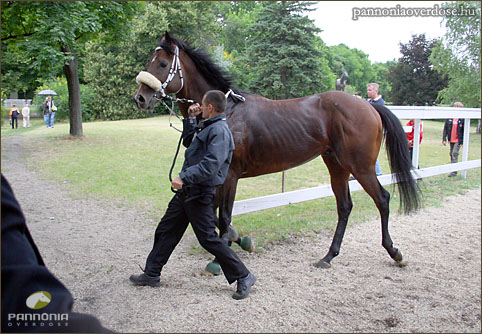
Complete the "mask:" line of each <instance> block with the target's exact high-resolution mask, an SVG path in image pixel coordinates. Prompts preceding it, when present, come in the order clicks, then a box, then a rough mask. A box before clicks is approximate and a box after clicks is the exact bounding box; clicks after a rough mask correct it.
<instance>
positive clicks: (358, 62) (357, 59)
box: [330, 44, 375, 94]
mask: <svg viewBox="0 0 482 334" xmlns="http://www.w3.org/2000/svg"><path fill="white" fill-rule="evenodd" d="M330 51H331V54H332V56H331V58H330V67H331V69H332V71H333V72H334V73H335V74H336V76H337V77H339V76H340V75H341V74H342V73H343V71H345V70H346V71H347V72H348V75H349V77H348V80H347V84H349V85H351V86H352V87H354V89H355V91H356V92H357V93H358V94H365V93H366V87H367V84H368V83H369V82H371V80H373V78H374V77H375V72H374V71H373V69H372V67H371V63H370V60H369V59H368V55H367V54H366V53H364V52H363V51H360V50H358V49H350V48H349V47H348V46H346V45H345V44H338V45H335V46H331V47H330Z"/></svg>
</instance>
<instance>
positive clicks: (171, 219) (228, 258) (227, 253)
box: [145, 188, 249, 284]
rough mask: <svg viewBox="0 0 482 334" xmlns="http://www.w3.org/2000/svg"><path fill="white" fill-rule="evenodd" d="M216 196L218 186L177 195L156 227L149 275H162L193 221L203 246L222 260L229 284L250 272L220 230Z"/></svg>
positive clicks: (149, 262)
mask: <svg viewBox="0 0 482 334" xmlns="http://www.w3.org/2000/svg"><path fill="white" fill-rule="evenodd" d="M214 198H215V189H214V188H213V191H210V192H207V193H206V192H204V193H201V194H197V195H195V196H191V197H187V196H186V194H185V192H183V193H178V194H176V195H174V197H173V198H172V200H171V202H169V206H168V208H167V211H166V213H165V215H164V217H162V219H161V222H160V223H159V225H158V226H157V228H156V232H155V236H154V246H153V247H152V251H151V252H150V254H149V256H148V257H147V261H146V268H145V273H146V274H147V275H150V276H159V275H160V273H161V270H162V267H163V266H164V265H165V264H166V263H167V260H168V259H169V256H171V254H172V252H173V251H174V248H175V247H176V246H177V244H178V243H179V241H181V238H182V236H183V234H184V232H185V231H186V228H187V226H188V224H189V222H191V225H192V228H193V230H194V233H195V234H196V237H197V239H198V240H199V243H200V244H201V246H202V247H203V248H204V249H206V250H207V251H208V252H209V253H211V254H213V255H214V256H215V257H216V258H217V260H218V261H219V264H220V265H221V268H222V270H223V273H224V276H226V279H227V281H228V282H229V284H231V283H233V282H235V281H236V280H238V279H239V278H242V277H245V276H246V275H247V274H248V273H249V271H248V269H247V268H246V266H245V265H244V264H243V262H241V260H240V259H239V257H238V256H237V255H236V253H235V252H234V251H232V250H231V248H229V247H228V243H227V241H226V240H223V239H221V238H220V237H219V236H218V234H217V233H216V224H215V218H216V217H215V216H214V208H213V205H214Z"/></svg>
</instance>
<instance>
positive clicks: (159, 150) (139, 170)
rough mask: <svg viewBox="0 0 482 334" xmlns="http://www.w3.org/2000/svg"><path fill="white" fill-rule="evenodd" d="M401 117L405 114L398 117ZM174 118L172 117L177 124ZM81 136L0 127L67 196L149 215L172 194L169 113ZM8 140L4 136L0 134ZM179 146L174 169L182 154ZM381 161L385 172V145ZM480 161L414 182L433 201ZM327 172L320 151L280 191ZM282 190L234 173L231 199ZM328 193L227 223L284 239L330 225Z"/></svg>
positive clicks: (470, 181)
mask: <svg viewBox="0 0 482 334" xmlns="http://www.w3.org/2000/svg"><path fill="white" fill-rule="evenodd" d="M402 123H403V124H405V123H406V121H402ZM180 126H181V125H180V124H178V127H180ZM442 129H443V122H435V121H424V137H423V141H422V145H421V148H420V167H421V168H424V167H429V166H436V165H442V164H446V163H449V162H450V159H449V148H448V147H444V146H443V145H442V143H441V141H442ZM83 130H84V137H83V138H80V139H73V138H71V137H70V136H69V135H68V133H69V124H68V123H56V125H55V128H54V129H47V128H45V126H44V125H43V122H42V121H41V120H39V119H36V120H33V127H32V128H29V129H23V128H19V129H17V130H12V129H11V128H9V127H8V122H7V123H6V124H4V125H3V127H2V139H3V138H4V137H8V136H10V135H12V134H18V135H21V136H25V137H26V138H27V139H28V143H30V146H31V149H30V150H29V152H31V153H29V157H28V161H27V163H28V166H29V168H33V169H36V170H37V171H38V172H39V174H40V175H41V176H42V177H44V178H49V179H54V180H57V181H58V182H59V183H65V184H66V185H67V186H69V187H70V189H71V190H72V193H73V194H74V195H73V196H78V197H86V196H95V197H100V198H105V199H107V200H114V201H118V203H119V205H127V206H132V207H137V206H140V207H142V208H144V209H147V210H149V212H151V213H152V215H153V217H157V218H159V217H161V215H162V214H163V213H164V210H165V209H166V207H167V203H168V201H169V200H170V198H171V197H172V192H171V190H170V182H169V180H168V173H169V169H170V167H171V163H172V159H173V156H174V153H175V149H176V145H177V142H178V139H179V135H180V134H179V133H178V132H176V131H174V130H172V129H170V128H169V121H168V117H166V116H161V117H154V118H148V119H140V120H128V121H113V122H90V123H84V124H83ZM5 139H6V140H8V138H5ZM183 155H184V148H183V147H182V146H181V151H180V153H179V157H178V161H177V164H176V168H175V169H174V172H173V175H174V176H176V175H177V174H178V173H179V171H180V168H181V166H182V162H183ZM480 156H481V138H480V135H479V134H475V128H472V129H471V133H470V148H469V159H470V160H472V159H480ZM379 158H380V163H381V166H382V169H383V171H384V172H385V173H388V172H389V167H388V161H387V157H386V153H385V150H384V149H382V151H381V153H380V157H379ZM480 179H481V175H480V168H477V169H473V170H469V171H468V177H467V179H462V178H460V177H457V178H450V179H449V178H447V177H446V175H440V176H436V177H430V178H425V179H423V181H421V182H420V187H421V189H422V192H423V196H424V205H425V206H438V205H440V204H441V203H442V202H443V198H445V197H446V196H450V195H454V194H457V193H463V192H464V191H465V190H467V189H470V188H474V187H478V186H480ZM329 182H330V179H329V173H328V171H327V168H326V166H325V165H324V164H323V161H322V160H321V158H316V159H314V160H312V161H311V162H309V163H307V164H305V165H302V166H300V167H297V168H295V169H292V170H289V171H287V172H286V191H291V190H296V189H302V188H309V187H314V186H318V185H324V184H329ZM386 188H387V190H388V191H390V193H391V195H392V201H391V207H390V209H391V212H392V214H394V213H396V212H397V210H398V200H399V199H398V193H397V192H396V191H395V189H394V186H387V187H386ZM280 191H281V173H276V174H270V175H263V176H259V177H256V178H249V179H241V180H240V182H239V186H238V193H237V196H236V199H237V200H241V199H247V198H253V197H258V196H263V195H268V194H275V193H278V192H280ZM352 197H353V202H354V208H353V211H352V214H351V216H350V222H349V224H352V223H357V222H362V221H366V220H369V219H373V218H375V217H378V211H377V210H376V207H375V205H374V203H373V201H372V200H371V198H369V196H368V195H367V194H366V193H365V192H364V191H358V192H355V193H353V194H352ZM336 219H337V215H336V205H335V200H334V198H333V197H329V198H324V199H319V200H314V201H310V202H304V203H298V204H292V205H288V206H284V207H279V208H273V209H269V210H263V211H258V212H254V213H250V214H245V215H240V216H236V217H234V225H235V227H236V228H237V229H238V231H239V232H240V233H241V234H242V235H245V234H250V235H251V236H253V237H254V238H255V239H256V243H257V245H260V246H262V245H264V244H265V243H268V242H273V241H276V240H283V239H284V238H286V237H287V236H289V235H290V234H305V235H306V234H311V233H313V232H318V231H321V230H323V229H326V228H329V229H332V228H334V226H335V225H336Z"/></svg>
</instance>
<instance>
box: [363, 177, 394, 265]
mask: <svg viewBox="0 0 482 334" xmlns="http://www.w3.org/2000/svg"><path fill="white" fill-rule="evenodd" d="M355 177H356V179H357V181H358V182H359V183H360V184H361V186H362V187H363V189H365V191H366V192H367V193H368V195H370V197H371V198H372V199H373V201H374V202H375V205H376V206H377V208H378V211H379V212H380V217H381V222H382V246H383V247H384V248H385V249H386V250H387V252H388V254H389V255H390V257H391V258H392V259H393V260H395V261H396V262H401V261H402V253H401V252H400V251H399V250H398V249H397V248H395V247H393V242H392V238H391V237H390V233H389V232H388V217H389V213H390V209H389V201H390V193H389V192H388V191H386V190H385V189H384V188H383V187H382V185H381V184H380V182H378V179H377V177H376V175H375V173H374V171H371V172H368V173H363V174H358V175H356V174H355Z"/></svg>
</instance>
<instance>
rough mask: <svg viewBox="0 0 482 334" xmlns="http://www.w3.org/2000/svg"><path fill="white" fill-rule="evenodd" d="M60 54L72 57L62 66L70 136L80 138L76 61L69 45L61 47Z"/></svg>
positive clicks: (78, 86) (80, 118)
mask: <svg viewBox="0 0 482 334" xmlns="http://www.w3.org/2000/svg"><path fill="white" fill-rule="evenodd" d="M62 52H64V53H65V54H67V55H72V56H73V58H72V59H71V60H69V61H68V62H67V63H65V64H64V74H65V77H66V78H67V86H68V88H69V110H70V135H71V136H74V137H82V136H83V131H82V107H81V104H80V82H79V73H78V60H77V57H76V55H75V54H74V53H73V52H72V50H71V49H70V46H69V45H65V46H63V47H62Z"/></svg>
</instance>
